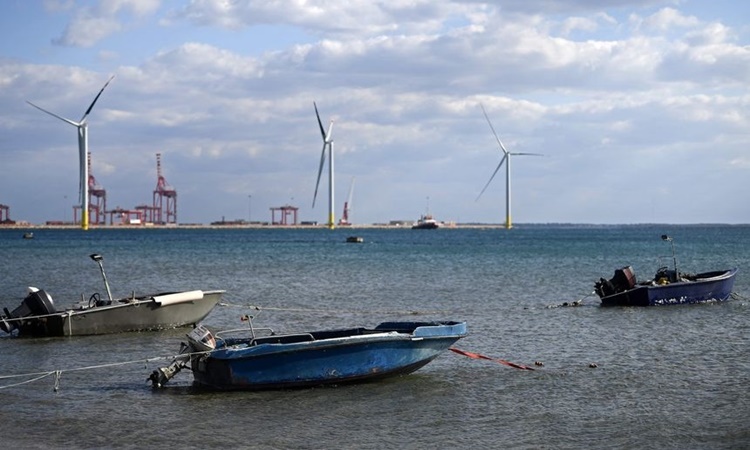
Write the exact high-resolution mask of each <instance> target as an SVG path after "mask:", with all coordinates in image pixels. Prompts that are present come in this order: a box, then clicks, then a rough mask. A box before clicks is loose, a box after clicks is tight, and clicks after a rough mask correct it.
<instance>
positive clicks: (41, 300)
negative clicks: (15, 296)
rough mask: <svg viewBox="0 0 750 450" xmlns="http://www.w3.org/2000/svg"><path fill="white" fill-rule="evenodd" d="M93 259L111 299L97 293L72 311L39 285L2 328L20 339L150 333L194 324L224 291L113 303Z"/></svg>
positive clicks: (8, 313) (0, 323) (2, 322)
mask: <svg viewBox="0 0 750 450" xmlns="http://www.w3.org/2000/svg"><path fill="white" fill-rule="evenodd" d="M90 257H91V259H93V260H94V261H96V262H97V263H98V264H99V269H100V270H101V274H102V278H103V279H104V286H105V288H106V291H107V298H106V299H104V298H102V295H100V294H99V293H95V294H93V295H91V297H89V299H88V300H84V298H83V296H82V297H81V300H80V301H79V302H77V303H75V304H73V305H72V306H70V307H69V308H66V309H64V310H58V309H57V308H56V307H55V302H54V301H53V300H52V297H51V296H50V295H49V294H48V293H47V292H45V291H44V290H40V289H37V288H34V287H29V293H28V295H27V296H26V298H24V299H23V301H22V302H21V305H20V306H18V307H17V308H16V309H14V310H13V311H8V308H3V312H4V313H5V314H4V315H2V316H0V330H3V331H4V332H6V333H9V334H12V335H15V336H33V337H49V336H84V335H95V334H110V333H120V332H125V331H147V330H161V329H168V328H177V327H182V326H187V325H195V324H197V323H198V322H200V321H201V320H203V318H205V317H206V316H207V315H208V314H209V313H210V312H211V310H212V309H213V308H214V306H216V304H217V303H218V302H219V300H220V299H221V297H222V295H223V294H224V292H225V291H221V290H213V291H201V290H194V291H180V292H163V293H159V294H153V295H143V296H136V295H135V293H133V294H132V295H131V296H130V297H127V298H121V299H112V293H111V292H110V289H109V283H108V282H107V277H106V275H105V274H104V267H103V265H102V260H103V258H102V256H101V255H98V254H93V255H91V256H90Z"/></svg>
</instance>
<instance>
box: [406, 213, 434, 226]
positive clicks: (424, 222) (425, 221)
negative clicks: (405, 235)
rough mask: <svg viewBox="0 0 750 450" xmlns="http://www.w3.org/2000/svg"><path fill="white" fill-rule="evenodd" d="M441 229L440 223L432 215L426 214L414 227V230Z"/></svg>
mask: <svg viewBox="0 0 750 450" xmlns="http://www.w3.org/2000/svg"><path fill="white" fill-rule="evenodd" d="M436 228H440V223H439V222H438V221H437V220H435V219H433V218H432V215H430V214H424V215H422V216H420V217H419V220H417V222H416V223H415V224H414V225H412V227H411V229H412V230H434V229H436Z"/></svg>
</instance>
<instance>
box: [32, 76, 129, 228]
mask: <svg viewBox="0 0 750 450" xmlns="http://www.w3.org/2000/svg"><path fill="white" fill-rule="evenodd" d="M114 77H115V76H114V75H112V76H111V77H109V80H107V82H106V83H104V86H103V87H102V88H101V90H100V91H99V93H98V94H96V97H94V101H93V102H91V105H89V107H88V109H87V110H86V112H85V113H83V117H81V120H79V121H78V122H73V121H72V120H70V119H66V118H65V117H61V116H58V115H57V114H55V113H51V112H49V111H47V110H46V109H44V108H40V107H39V106H36V105H35V104H33V103H31V102H30V101H28V100H27V101H26V103H28V104H29V105H31V106H33V107H34V108H36V109H38V110H40V111H42V112H46V113H47V114H49V115H50V116H52V117H56V118H58V119H60V120H62V121H63V122H67V123H69V124H71V125H73V126H74V127H76V128H78V170H79V178H80V179H79V182H78V183H79V184H78V192H79V194H80V196H81V228H82V229H83V230H88V229H89V174H88V172H89V169H88V163H87V158H86V155H88V151H89V138H88V123H86V118H87V117H88V115H89V113H91V110H92V109H93V108H94V104H96V101H97V100H99V96H100V95H102V92H104V89H106V87H107V85H108V84H109V82H110V81H112V78H114Z"/></svg>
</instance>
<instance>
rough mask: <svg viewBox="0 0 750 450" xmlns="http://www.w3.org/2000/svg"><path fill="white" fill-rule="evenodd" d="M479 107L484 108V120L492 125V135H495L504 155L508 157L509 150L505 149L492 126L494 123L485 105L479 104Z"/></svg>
mask: <svg viewBox="0 0 750 450" xmlns="http://www.w3.org/2000/svg"><path fill="white" fill-rule="evenodd" d="M479 106H481V107H482V112H483V113H484V118H485V119H487V123H488V124H489V125H490V130H492V134H494V135H495V140H496V141H497V143H498V144H500V148H501V149H502V150H503V153H505V154H506V155H507V154H508V150H506V149H505V146H504V145H503V142H502V141H501V140H500V138H499V137H498V136H497V133H495V127H493V126H492V122H490V116H488V115H487V111H485V110H484V105H483V104H481V103H480V104H479Z"/></svg>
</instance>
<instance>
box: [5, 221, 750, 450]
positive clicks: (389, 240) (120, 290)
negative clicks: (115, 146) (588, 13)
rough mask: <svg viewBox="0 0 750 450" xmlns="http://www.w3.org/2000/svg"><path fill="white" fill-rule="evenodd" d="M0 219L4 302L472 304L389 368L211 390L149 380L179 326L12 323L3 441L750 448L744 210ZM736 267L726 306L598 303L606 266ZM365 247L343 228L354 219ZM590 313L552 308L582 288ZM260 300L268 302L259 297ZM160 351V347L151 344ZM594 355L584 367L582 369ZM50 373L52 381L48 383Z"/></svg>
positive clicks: (360, 311)
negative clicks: (42, 296) (450, 220)
mask: <svg viewBox="0 0 750 450" xmlns="http://www.w3.org/2000/svg"><path fill="white" fill-rule="evenodd" d="M22 233H23V230H0V259H1V260H2V266H1V267H2V269H1V271H0V307H3V306H4V307H8V308H9V309H12V308H14V307H15V306H16V305H17V304H18V303H19V302H20V300H21V299H22V298H23V297H24V295H25V290H26V287H27V286H36V287H38V288H42V289H45V290H47V291H48V292H49V293H50V294H51V295H52V296H53V298H55V300H56V302H57V303H58V304H63V305H66V304H70V303H73V302H75V301H77V300H79V299H80V298H81V296H82V295H83V296H84V297H85V298H88V296H90V295H91V294H92V293H94V292H100V293H104V292H105V291H104V287H103V283H102V280H101V276H100V274H99V269H98V266H97V265H96V263H94V262H93V261H91V260H90V259H89V257H88V255H89V254H91V253H100V254H102V255H104V268H105V271H106V273H107V277H108V279H109V282H110V285H111V287H112V291H113V294H114V295H117V296H124V295H128V294H129V293H130V292H131V291H136V293H148V292H156V291H165V290H178V289H225V290H226V291H227V293H226V296H225V298H224V300H225V302H226V305H223V306H218V307H217V308H216V309H215V310H214V311H213V312H212V313H211V314H210V315H209V316H208V317H207V319H206V320H205V322H204V323H205V324H206V325H208V326H209V327H212V328H218V329H222V328H236V327H239V326H241V322H240V320H239V318H240V316H241V315H243V314H252V315H254V316H255V325H256V326H265V327H271V328H273V329H274V330H276V331H280V332H283V331H290V332H291V331H303V330H306V329H324V328H329V327H345V326H353V325H365V326H372V325H376V324H378V323H380V322H381V321H386V320H432V319H451V320H466V321H467V322H468V326H469V332H470V334H469V336H468V337H467V338H465V339H463V340H461V341H459V342H458V343H457V344H456V347H458V348H460V349H463V350H468V351H473V352H477V353H481V354H483V355H486V356H489V357H491V358H500V359H506V360H509V361H513V362H517V363H521V364H527V365H533V364H534V362H536V361H539V362H542V363H543V364H544V366H543V367H537V370H535V371H523V370H518V369H514V368H511V367H507V366H504V365H501V364H498V363H496V362H493V361H486V360H473V359H468V358H466V357H463V356H460V355H458V354H455V353H452V352H447V353H446V354H444V355H442V356H441V357H440V358H438V359H437V360H435V361H434V362H433V363H431V364H429V365H427V366H425V367H424V368H423V369H421V370H419V371H418V372H416V373H414V374H412V375H409V376H404V377H400V378H396V379H391V380H388V381H383V382H377V383H368V384H360V385H350V386H339V387H330V388H315V389H303V390H290V391H274V392H255V393H253V392H231V393H211V392H208V393H207V392H199V391H196V390H194V389H193V388H192V387H191V382H192V378H191V374H190V372H189V371H185V372H183V373H181V374H179V375H178V376H177V377H176V378H175V379H174V380H173V381H172V383H170V385H168V387H167V388H165V389H162V390H159V391H152V390H151V387H150V385H149V384H148V383H147V382H146V378H147V377H148V375H149V374H150V373H151V371H152V370H153V369H155V368H156V367H158V366H160V365H164V364H165V363H167V362H169V358H168V357H169V356H171V355H173V354H175V353H176V352H177V351H178V349H179V343H180V341H181V340H183V338H184V335H185V332H186V330H185V329H182V330H171V331H166V332H151V333H127V334H119V335H112V336H97V337H78V338H54V339H11V338H8V337H6V336H3V337H0V376H3V377H5V376H8V375H17V374H33V373H39V372H51V371H55V370H59V371H60V373H59V375H60V376H59V378H58V379H57V380H56V379H55V377H54V376H47V377H44V378H41V379H39V380H35V381H31V382H28V383H26V384H21V385H16V386H10V385H12V384H16V383H19V382H21V381H27V380H32V379H33V378H35V377H34V376H32V375H28V376H26V377H19V378H1V379H0V387H4V388H3V389H0V424H2V434H1V436H2V437H1V438H0V439H1V440H2V443H3V447H4V448H76V449H86V448H138V449H141V448H253V449H287V448H289V449H383V448H399V449H433V448H449V447H450V448H477V449H485V448H521V449H580V448H674V449H704V448H705V449H737V448H750V425H748V417H750V389H749V388H748V386H750V299H749V297H750V226H671V225H670V226H656V225H654V226H528V225H527V226H523V225H519V226H518V227H517V228H515V229H513V230H510V231H507V230H501V229H440V230H419V231H417V230H384V229H358V230H343V229H337V230H334V231H329V230H322V229H301V230H290V229H219V230H216V229H180V228H177V229H134V230H128V229H126V230H123V229H112V230H108V229H103V230H102V229H94V230H90V231H88V232H81V231H79V230H45V229H38V230H34V233H35V237H34V239H30V240H24V239H22ZM664 233H667V234H669V235H671V236H673V238H674V243H675V249H676V252H677V264H678V266H679V269H680V270H681V271H686V272H700V271H706V270H714V269H720V268H729V267H738V268H739V269H740V271H739V274H738V277H737V280H736V283H735V292H736V293H737V296H736V298H734V299H732V300H730V301H728V302H725V303H721V304H705V305H693V306H678V307H662V308H640V309H636V308H632V309H627V308H601V307H600V306H599V305H598V299H597V298H596V297H595V296H588V297H586V296H587V295H588V294H591V292H592V290H593V283H594V282H595V281H596V280H598V279H599V278H600V277H607V278H609V277H611V276H612V274H613V272H614V269H615V268H618V267H621V266H623V265H632V266H633V268H634V269H635V272H636V275H637V276H639V278H643V279H645V278H648V277H650V276H652V275H653V273H654V272H655V270H656V269H657V267H658V266H661V265H671V264H672V252H671V248H670V246H669V244H668V243H666V242H663V241H662V240H661V239H660V236H661V235H662V234H664ZM352 234H355V235H358V236H362V237H363V238H364V241H365V242H364V243H363V244H349V243H345V239H346V237H347V236H348V235H352ZM584 297H585V299H584V300H583V306H580V307H576V308H566V307H559V308H554V307H550V306H554V305H559V304H562V303H563V302H572V301H575V300H578V299H581V298H584ZM258 308H259V309H258ZM154 358H157V359H156V360H155V359H154ZM592 364H595V365H596V367H595V368H592V367H590V365H592ZM56 384H57V388H58V389H57V390H55V389H54V388H55V385H56Z"/></svg>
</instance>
